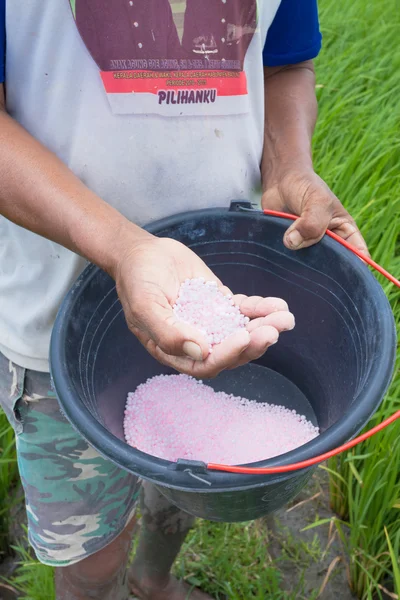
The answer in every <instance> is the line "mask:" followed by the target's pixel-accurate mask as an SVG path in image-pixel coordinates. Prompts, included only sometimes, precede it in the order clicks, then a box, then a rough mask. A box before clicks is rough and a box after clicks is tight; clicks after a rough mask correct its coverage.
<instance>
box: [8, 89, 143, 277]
mask: <svg viewBox="0 0 400 600" xmlns="http://www.w3.org/2000/svg"><path fill="white" fill-rule="evenodd" d="M0 182H1V184H0V214H3V215H4V216H5V217H6V218H7V219H9V220H10V221H13V222H14V223H17V224H18V225H20V226H21V227H24V228H25V229H30V230H31V231H33V232H35V233H38V234H39V235H41V236H43V237H46V238H49V239H51V240H53V241H55V242H58V243H59V244H61V245H62V246H65V247H66V248H68V249H70V250H72V251H74V252H76V253H77V254H80V255H82V256H84V257H85V258H87V259H88V260H90V261H91V262H93V263H95V264H97V265H98V266H100V267H101V268H102V269H104V270H105V271H107V272H108V273H110V274H111V275H113V274H114V273H115V269H116V265H117V262H118V260H119V257H120V256H121V254H122V253H123V252H124V250H125V249H126V246H127V244H129V246H132V245H134V243H135V241H139V240H141V239H144V238H150V237H151V236H150V235H149V234H147V233H146V232H145V231H144V230H143V229H141V228H139V227H137V226H136V225H134V224H133V223H130V222H129V221H128V220H127V219H125V218H124V217H123V216H122V215H121V214H120V213H119V212H118V211H116V210H115V209H114V208H112V207H111V206H109V205H108V204H106V203H105V202H104V201H103V200H101V199H100V198H99V197H98V196H96V195H95V194H94V193H92V192H91V191H90V190H89V189H88V188H87V187H86V186H85V185H83V183H82V182H81V181H80V180H79V179H78V178H77V177H75V175H74V174H73V173H72V172H71V171H70V170H69V169H68V168H67V167H66V166H65V165H64V164H63V163H62V162H61V161H60V160H59V159H58V158H57V157H56V156H55V155H54V154H52V153H51V152H50V151H49V150H47V149H46V148H44V147H43V146H42V145H41V144H40V143H39V142H37V141H36V140H35V139H34V138H33V137H32V136H30V135H29V134H28V133H27V132H26V131H25V130H24V129H23V128H22V127H21V126H20V125H19V124H18V123H17V122H16V121H14V120H13V119H12V118H11V117H10V116H9V115H7V113H6V110H5V101H4V87H3V85H2V84H0Z"/></svg>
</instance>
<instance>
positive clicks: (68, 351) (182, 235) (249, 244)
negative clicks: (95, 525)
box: [50, 207, 396, 521]
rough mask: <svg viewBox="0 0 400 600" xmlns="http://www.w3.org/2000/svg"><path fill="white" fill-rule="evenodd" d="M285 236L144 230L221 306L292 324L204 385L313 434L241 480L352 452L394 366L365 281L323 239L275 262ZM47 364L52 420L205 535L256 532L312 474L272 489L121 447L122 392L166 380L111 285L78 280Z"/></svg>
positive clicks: (187, 227)
mask: <svg viewBox="0 0 400 600" xmlns="http://www.w3.org/2000/svg"><path fill="white" fill-rule="evenodd" d="M236 208H238V207H236ZM287 225H288V224H287V221H285V220H283V219H277V218H272V217H267V216H264V215H263V214H262V213H260V212H256V211H253V212H244V211H240V210H238V211H229V212H228V211H227V210H223V209H213V210H203V211H195V212H191V213H186V214H181V215H177V216H174V217H171V218H168V219H164V220H162V221H159V222H157V223H154V224H152V225H151V226H150V227H148V229H149V230H150V231H151V232H153V233H154V234H157V235H159V236H162V237H171V238H174V239H177V240H179V241H181V242H183V243H184V244H186V245H187V246H189V247H190V248H192V249H193V250H194V251H195V252H196V253H197V254H198V255H200V256H201V257H202V258H203V259H204V260H205V262H206V263H207V264H208V265H209V266H210V267H211V268H212V269H213V270H214V272H215V273H216V275H217V276H218V277H220V278H221V280H222V281H223V282H224V283H225V285H227V286H229V287H230V288H231V289H232V291H233V292H234V293H244V294H248V295H260V296H278V297H281V298H284V299H286V300H287V301H288V303H289V306H290V309H291V311H292V312H293V313H294V315H295V317H296V327H295V329H294V330H293V331H292V332H288V333H285V334H283V335H282V336H281V337H280V340H279V343H278V344H276V345H275V346H273V347H272V348H271V349H270V350H268V352H267V353H266V354H265V355H264V356H263V357H262V358H261V359H260V360H258V361H256V363H252V364H251V365H247V366H246V367H242V368H240V369H236V370H234V371H228V372H224V373H222V374H221V375H220V376H219V377H217V378H216V379H215V380H213V381H210V382H209V383H210V384H211V385H212V386H213V387H215V389H223V390H225V391H227V392H233V393H237V394H239V395H244V396H246V397H248V398H251V399H254V400H258V401H268V402H273V403H276V404H283V405H285V406H288V407H293V408H295V409H297V410H299V411H300V412H302V413H304V412H305V413H307V415H308V417H309V418H311V419H312V420H314V421H315V420H316V421H317V423H318V425H319V427H320V429H321V435H320V436H319V437H317V438H316V439H314V440H312V441H311V442H309V443H308V444H305V445H303V446H301V447H300V448H298V449H296V450H294V451H292V452H289V453H287V454H284V455H281V456H279V457H276V458H274V459H270V460H267V461H264V462H258V463H253V464H252V465H250V466H253V467H254V466H257V467H261V466H264V467H269V466H276V465H285V464H289V463H294V462H299V461H302V460H306V459H309V458H311V457H314V456H316V455H319V454H322V453H324V452H327V451H329V450H332V449H333V448H336V447H337V446H339V445H341V444H343V443H344V442H346V441H348V440H350V439H351V438H353V437H354V436H355V435H356V434H357V433H358V432H359V431H360V430H361V429H362V427H363V426H364V425H365V424H366V422H367V421H368V419H369V418H370V417H371V415H372V414H373V413H374V412H375V411H376V409H377V408H378V406H379V404H380V402H381V401H382V398H383V396H384V394H385V391H386V389H387V387H388V385H389V382H390V379H391V376H392V372H393V367H394V360H395V347H396V333H395V328H394V320H393V315H392V312H391V309H390V305H389V303H388V301H387V299H386V296H385V294H384V292H383V290H382V288H381V286H380V285H379V283H378V282H377V280H376V279H375V278H374V276H373V275H372V274H371V273H370V272H369V270H368V268H367V267H366V266H365V265H364V264H363V263H362V262H361V261H360V260H359V259H358V258H357V257H356V256H354V255H353V254H352V253H351V252H349V251H348V250H346V249H344V248H343V247H341V246H340V245H339V244H338V243H336V242H334V241H332V240H331V239H328V238H327V237H325V238H324V239H323V241H322V242H320V243H319V244H317V245H316V246H314V247H312V248H309V249H306V250H301V251H298V252H291V251H289V250H287V249H286V248H285V247H284V245H283V242H282V237H283V234H284V232H285V229H286V228H287ZM50 362H51V373H52V377H53V381H54V386H55V390H56V393H57V396H58V399H59V402H60V405H61V407H62V410H63V412H64V413H65V415H66V416H67V417H68V419H69V420H70V421H71V423H72V424H73V426H74V427H75V428H76V429H77V430H78V431H79V432H80V433H81V435H82V436H83V437H84V438H86V439H87V440H88V442H89V443H90V444H91V445H92V446H94V447H95V448H96V449H97V450H98V451H99V452H100V453H101V454H103V455H104V456H106V457H107V458H109V459H110V460H112V461H113V462H115V463H116V464H118V465H119V466H121V467H122V468H123V469H126V470H127V471H130V472H132V473H135V474H137V475H139V476H140V477H142V478H143V479H147V480H149V481H152V482H153V483H154V484H156V485H157V486H158V488H159V489H160V491H161V492H162V493H163V494H164V495H165V496H167V497H168V498H169V499H170V500H172V501H173V502H174V503H175V504H176V505H178V506H179V507H180V508H182V509H184V510H186V511H187V512H189V513H192V514H194V515H196V516H199V517H203V518H206V519H209V520H215V521H246V520H250V519H254V518H258V517H261V516H263V515H265V514H267V513H269V512H272V511H274V510H276V509H278V508H280V507H281V506H283V505H284V504H286V503H287V502H288V501H290V500H291V499H293V498H294V497H295V496H296V494H297V493H298V492H299V491H300V489H301V488H302V487H303V485H304V484H305V482H306V481H307V480H308V478H309V477H310V476H311V473H312V469H303V470H300V471H295V472H291V473H286V474H280V475H257V474H252V475H243V474H231V473H222V472H214V471H209V470H207V469H206V467H205V465H204V464H202V463H199V464H197V463H194V462H193V463H192V462H182V463H178V464H177V463H170V462H168V461H165V460H161V459H158V458H155V457H153V456H150V455H148V454H144V453H142V452H140V451H138V450H136V449H134V448H131V447H130V446H128V445H127V444H126V443H125V442H124V441H123V427H122V423H123V413H124V406H125V402H126V397H127V394H128V392H130V391H134V390H135V389H136V387H137V385H138V384H139V383H142V382H144V381H145V380H146V379H147V378H148V377H151V376H153V375H156V374H160V373H168V372H171V371H169V370H168V369H166V368H165V367H163V366H162V365H160V364H158V363H157V362H156V361H155V360H154V359H153V358H152V357H151V356H150V355H149V354H148V353H147V352H146V351H145V350H144V348H143V347H142V346H141V345H140V343H139V342H138V341H137V339H136V338H135V336H134V335H132V334H131V333H130V331H129V330H128V328H127V326H126V323H125V319H124V314H123V312H122V308H121V305H120V302H119V300H118V297H117V293H116V290H115V285H114V282H113V281H112V280H111V278H109V277H108V276H107V275H106V274H105V273H104V272H103V271H101V270H100V269H98V268H96V267H94V266H89V267H88V268H87V269H86V270H85V271H84V273H83V274H82V275H81V276H80V277H79V279H78V281H77V282H76V283H75V285H74V286H73V288H72V289H71V291H70V292H69V294H68V295H67V297H66V299H65V301H64V303H63V305H62V307H61V309H60V311H59V314H58V316H57V320H56V323H55V327H54V330H53V335H52V341H51V352H50ZM205 426H206V424H205ZM249 435H250V436H251V432H249ZM200 458H201V457H200Z"/></svg>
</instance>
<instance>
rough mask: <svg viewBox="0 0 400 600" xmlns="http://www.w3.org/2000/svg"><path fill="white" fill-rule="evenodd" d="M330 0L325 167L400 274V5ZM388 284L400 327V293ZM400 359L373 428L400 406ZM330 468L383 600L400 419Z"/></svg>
mask: <svg viewBox="0 0 400 600" xmlns="http://www.w3.org/2000/svg"><path fill="white" fill-rule="evenodd" d="M320 7H321V23H322V26H323V27H322V28H323V31H324V39H325V44H324V51H323V53H322V55H321V59H320V60H319V61H318V65H317V80H318V81H317V89H318V95H319V101H320V119H319V124H318V127H317V132H316V136H315V144H314V149H315V159H316V167H317V170H318V171H319V173H320V174H321V175H322V176H323V177H324V178H325V179H326V181H327V182H328V183H329V184H330V185H331V186H332V188H333V189H334V191H335V193H336V194H337V195H338V196H339V198H341V200H342V201H343V203H344V204H345V205H346V207H347V208H348V209H349V210H350V212H351V213H352V214H353V216H354V217H355V218H356V219H357V221H358V223H359V225H360V226H361V229H362V231H363V233H364V235H365V237H366V240H367V242H368V245H369V248H370V251H371V254H372V256H373V258H374V259H375V260H376V261H377V262H379V263H381V264H382V265H383V266H385V268H386V269H388V270H389V271H391V272H393V273H394V274H397V276H398V275H399V272H400V257H399V254H398V249H399V233H400V101H399V98H400V79H399V77H398V72H399V67H400V53H399V51H398V42H399V39H400V11H399V3H398V2H397V1H396V0H389V1H388V2H385V3H384V4H382V3H380V2H378V1H374V2H369V3H365V2H362V1H361V0H358V1H356V2H352V3H347V2H343V1H340V2H337V1H336V0H321V2H320ZM380 281H381V283H382V284H383V286H384V288H385V291H386V292H387V294H388V297H389V299H390V301H391V304H392V307H393V311H394V314H395V317H396V321H397V327H398V331H400V302H399V291H398V289H394V288H393V286H392V285H391V284H388V283H387V282H384V281H382V280H380ZM398 365H399V361H398V362H397V369H396V374H395V378H394V381H393V384H392V386H391V389H390V391H389V393H388V395H387V396H386V398H385V400H384V402H383V404H382V406H381V407H380V409H379V410H378V412H377V413H376V415H375V416H374V418H373V419H372V420H371V422H370V423H369V424H368V428H370V427H372V426H373V425H376V424H377V423H379V422H380V421H382V420H383V419H385V418H386V417H388V416H389V415H390V414H392V413H393V412H394V411H395V410H398V409H399V408H400V378H399V377H398ZM329 469H330V470H331V479H330V481H331V482H330V488H331V504H332V507H333V509H334V510H335V512H336V513H337V514H338V515H339V517H340V519H342V520H345V521H346V522H347V525H343V524H340V523H339V521H338V522H337V525H338V527H339V528H340V530H341V534H342V536H343V542H344V544H345V548H346V550H347V552H348V555H349V575H350V581H351V585H352V589H353V590H354V592H355V593H356V595H357V597H358V598H361V599H363V600H372V598H382V597H383V596H382V594H383V592H384V588H385V586H386V585H387V586H389V589H388V590H387V591H389V592H390V593H393V590H394V586H395V585H397V586H398V569H399V565H398V560H399V550H400V423H396V424H394V425H392V426H391V427H390V428H389V429H387V430H385V431H384V432H382V433H380V434H378V435H377V436H375V437H374V438H372V439H371V440H368V441H367V442H365V443H364V444H362V445H360V446H358V447H357V448H355V449H353V450H352V451H351V452H348V453H347V454H344V455H341V456H339V457H336V458H334V459H332V460H331V461H330V462H329ZM396 561H397V562H396ZM396 573H397V576H396ZM396 582H397V583H396ZM397 593H398V591H397Z"/></svg>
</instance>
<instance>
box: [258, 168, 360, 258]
mask: <svg viewBox="0 0 400 600" xmlns="http://www.w3.org/2000/svg"><path fill="white" fill-rule="evenodd" d="M264 189H265V191H264V193H263V196H262V208H263V209H264V210H265V209H270V210H278V211H283V212H290V213H293V214H295V215H299V217H300V218H299V219H298V220H297V221H295V222H294V223H293V225H291V226H290V227H289V229H288V230H287V232H286V233H285V237H284V243H285V245H286V246H287V247H288V248H289V249H291V250H299V249H300V248H306V247H307V246H311V245H313V244H315V243H317V242H319V241H320V239H321V238H322V237H323V235H324V233H325V231H326V230H327V229H330V230H331V231H333V232H334V233H336V234H337V235H339V236H340V237H342V238H343V239H345V240H347V241H348V242H349V243H350V244H352V245H353V246H354V247H355V248H357V249H358V250H360V251H361V252H363V253H364V254H366V255H367V256H368V255H369V253H368V248H367V245H366V243H365V241H364V239H363V237H362V235H361V233H360V231H359V229H358V227H357V225H356V223H355V221H354V219H353V218H352V217H351V216H350V215H349V213H348V212H347V210H345V208H344V207H343V205H342V203H341V202H340V200H339V199H338V198H336V196H335V195H334V194H333V192H332V191H331V190H330V189H329V187H328V186H327V185H326V183H325V182H324V181H323V180H322V179H321V178H320V177H319V176H318V175H317V174H316V173H315V172H314V171H313V170H312V169H311V168H309V167H307V168H304V169H303V168H298V167H295V168H290V169H287V170H283V171H282V173H281V174H275V175H274V177H273V182H272V181H271V185H270V186H268V183H267V182H265V183H264Z"/></svg>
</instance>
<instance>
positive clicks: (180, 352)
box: [128, 302, 209, 361]
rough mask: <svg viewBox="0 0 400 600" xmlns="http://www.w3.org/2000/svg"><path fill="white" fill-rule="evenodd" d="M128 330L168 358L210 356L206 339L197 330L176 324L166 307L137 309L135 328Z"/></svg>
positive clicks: (200, 358) (152, 305) (169, 308)
mask: <svg viewBox="0 0 400 600" xmlns="http://www.w3.org/2000/svg"><path fill="white" fill-rule="evenodd" d="M128 324H129V320H128ZM130 328H131V329H132V331H133V333H134V334H135V335H136V336H137V337H138V338H139V339H140V340H141V341H142V339H145V340H146V341H147V345H148V343H149V341H150V340H151V341H152V342H154V344H155V346H157V347H158V348H160V350H161V351H162V352H163V353H164V354H167V355H170V356H188V357H189V358H191V359H194V360H200V361H201V360H204V359H205V358H206V357H207V356H208V354H209V344H208V340H207V338H206V336H205V335H204V334H203V333H202V332H201V331H200V330H199V329H197V328H196V327H194V326H192V325H188V324H187V323H182V322H179V321H177V319H176V317H175V315H174V313H173V310H172V307H170V306H169V305H166V306H162V305H160V304H158V303H157V302H153V303H147V304H141V305H139V306H136V310H135V318H134V325H133V326H131V327H130ZM142 343H143V342H142Z"/></svg>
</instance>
